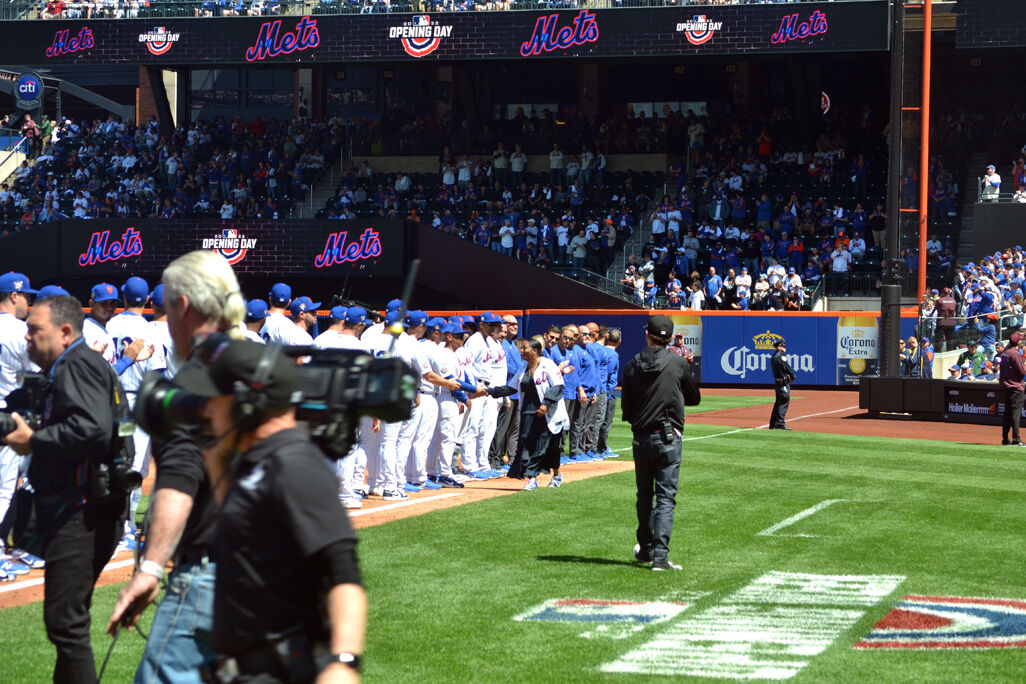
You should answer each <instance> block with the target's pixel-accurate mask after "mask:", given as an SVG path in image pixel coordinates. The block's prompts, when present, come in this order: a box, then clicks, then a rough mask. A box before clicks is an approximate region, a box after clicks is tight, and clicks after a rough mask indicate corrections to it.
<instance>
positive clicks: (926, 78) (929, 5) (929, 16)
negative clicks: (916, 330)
mask: <svg viewBox="0 0 1026 684" xmlns="http://www.w3.org/2000/svg"><path fill="white" fill-rule="evenodd" d="M932 53H933V0H926V2H924V3H923V98H922V102H921V103H920V105H921V107H922V110H921V111H922V116H921V120H922V123H921V125H920V127H919V128H920V136H921V139H920V142H919V284H918V288H917V290H916V292H917V295H916V299H917V301H922V300H923V295H924V294H926V233H927V230H928V228H929V220H928V217H929V212H928V211H927V204H928V202H929V197H928V194H927V193H928V191H929V177H928V176H929V173H930V70H931V67H932V65H933V61H932V60H933V54H932Z"/></svg>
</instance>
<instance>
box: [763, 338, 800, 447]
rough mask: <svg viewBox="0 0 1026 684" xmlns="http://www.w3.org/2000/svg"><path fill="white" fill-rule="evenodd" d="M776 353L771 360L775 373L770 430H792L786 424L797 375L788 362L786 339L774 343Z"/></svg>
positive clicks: (771, 366)
mask: <svg viewBox="0 0 1026 684" xmlns="http://www.w3.org/2000/svg"><path fill="white" fill-rule="evenodd" d="M773 346H774V347H775V348H776V350H777V351H776V353H775V354H773V358H771V359H770V368H771V369H772V371H773V393H774V396H775V399H774V401H773V413H771V414H770V421H769V429H770V430H790V429H791V427H790V426H789V425H788V424H787V423H785V422H784V417H785V416H787V408H788V406H790V405H791V383H792V382H794V379H795V374H794V369H793V368H791V364H790V363H788V361H787V342H785V341H784V338H780V339H778V340H777V341H776V342H774V343H773Z"/></svg>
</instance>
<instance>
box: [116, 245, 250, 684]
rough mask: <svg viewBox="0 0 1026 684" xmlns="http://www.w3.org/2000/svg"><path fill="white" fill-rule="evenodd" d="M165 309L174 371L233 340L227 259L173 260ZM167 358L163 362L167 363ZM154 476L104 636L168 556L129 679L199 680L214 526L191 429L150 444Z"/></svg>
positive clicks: (210, 652)
mask: <svg viewBox="0 0 1026 684" xmlns="http://www.w3.org/2000/svg"><path fill="white" fill-rule="evenodd" d="M162 281H163V284H164V292H163V306H164V310H165V311H166V313H167V323H168V331H169V333H170V334H171V339H172V340H173V342H174V359H173V360H174V365H176V366H177V367H179V368H181V369H184V367H186V366H183V365H182V364H183V361H182V359H189V360H188V361H187V362H185V363H186V364H187V365H188V366H194V365H198V364H199V361H198V360H197V359H194V358H190V357H192V352H193V349H194V344H195V343H196V341H197V340H199V339H202V336H206V335H209V334H211V333H215V332H227V333H229V334H240V332H241V331H240V330H239V323H240V322H241V321H242V317H243V316H244V315H245V312H246V301H245V299H243V297H242V293H241V292H240V291H239V282H238V280H237V279H236V277H235V273H234V272H233V271H232V267H231V266H230V265H229V264H228V261H227V260H226V259H225V258H224V257H221V256H219V255H218V254H216V253H214V252H212V251H202V250H199V251H195V252H190V253H188V254H185V255H183V256H181V257H179V258H177V259H175V260H174V261H172V262H171V263H170V264H169V265H168V267H167V268H166V269H164V275H163V278H162ZM171 361H172V359H169V365H171V364H170V362H171ZM153 458H154V462H155V463H156V466H157V479H156V481H155V482H154V485H153V493H152V494H151V496H150V508H149V513H148V515H149V524H148V526H147V531H146V545H145V548H144V549H143V551H142V554H141V562H140V563H139V566H138V569H137V571H136V573H135V574H134V575H133V576H132V580H131V581H130V582H129V583H128V584H127V585H126V586H125V587H124V589H122V590H121V594H120V595H119V596H118V600H117V603H116V604H115V605H114V611H113V613H112V614H111V618H110V622H109V623H108V624H107V632H108V633H110V634H113V633H114V632H115V631H116V629H117V626H118V625H119V624H126V625H129V626H131V625H134V624H136V623H137V622H138V621H139V617H140V615H141V614H142V611H143V610H144V609H145V608H146V606H148V605H149V604H150V603H152V602H153V601H154V600H155V599H156V598H157V596H158V595H159V593H160V582H161V579H163V576H164V568H165V566H166V565H167V563H168V562H169V561H170V560H171V559H172V558H174V561H175V566H174V571H173V572H172V573H171V575H170V576H169V577H168V589H169V590H168V591H167V593H166V594H165V596H164V599H163V601H161V603H160V607H159V608H158V609H157V613H156V615H155V616H154V618H153V625H152V627H151V628H150V635H149V639H148V640H147V642H146V651H145V652H144V654H143V660H142V662H141V663H140V664H139V669H138V670H137V671H136V673H135V681H136V682H138V683H146V684H149V682H154V681H160V682H176V684H179V683H182V684H188V683H190V682H192V683H196V684H198V683H199V682H200V681H201V679H200V666H201V665H203V664H204V663H206V662H208V661H211V660H213V657H214V649H213V646H212V645H211V644H210V630H211V615H212V613H213V605H214V596H213V594H214V571H215V564H214V556H213V544H214V528H215V525H216V522H217V504H216V503H215V502H214V499H213V496H212V493H211V491H210V483H209V481H208V480H207V472H206V468H205V466H204V464H203V455H202V454H201V453H200V447H199V445H198V444H197V442H196V439H195V437H194V431H193V430H192V429H188V428H184V427H183V428H179V429H177V430H175V432H174V433H172V435H171V437H170V438H169V439H167V440H166V441H158V440H157V439H154V440H153Z"/></svg>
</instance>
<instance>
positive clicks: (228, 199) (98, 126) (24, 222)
mask: <svg viewBox="0 0 1026 684" xmlns="http://www.w3.org/2000/svg"><path fill="white" fill-rule="evenodd" d="M26 118H27V117H26ZM38 129H39V133H40V135H39V138H38V140H40V141H41V143H40V144H39V145H38V151H37V148H36V147H35V146H33V147H32V148H30V153H29V157H30V158H29V159H26V161H24V162H23V163H22V164H21V167H20V168H19V169H18V170H17V171H16V173H15V174H14V176H13V181H12V183H10V184H8V183H3V184H2V186H0V217H2V218H3V219H4V220H6V221H17V222H18V224H19V225H20V227H27V226H29V225H31V224H34V223H41V222H47V221H52V220H59V219H62V218H82V219H90V218H112V217H118V216H124V217H138V218H154V217H159V218H175V217H181V216H191V217H220V218H222V219H239V218H251V219H276V218H280V217H281V214H280V212H281V211H282V210H283V209H285V208H287V207H288V206H289V205H290V203H291V198H292V197H296V196H299V195H301V194H302V193H303V191H305V190H306V189H307V188H308V187H309V186H310V185H311V184H312V183H313V182H315V181H316V179H317V178H319V177H320V175H321V173H322V172H323V171H324V169H325V168H326V167H327V165H328V164H330V163H333V160H334V159H335V157H336V156H337V154H338V150H339V148H340V147H341V145H342V143H343V140H344V136H345V130H344V126H343V125H342V123H341V120H338V119H334V118H333V119H323V120H320V121H314V120H311V119H308V118H305V117H300V118H296V119H293V120H292V121H280V120H277V119H273V118H272V119H269V120H267V121H263V120H262V119H261V118H260V117H256V118H254V119H252V120H251V121H248V122H244V121H243V120H242V119H241V118H240V117H235V118H234V119H228V118H225V117H217V118H214V119H212V120H210V121H197V122H195V123H193V124H190V125H189V126H182V127H179V128H178V129H176V130H175V131H173V132H172V133H171V134H170V135H162V134H161V130H160V126H159V124H158V122H157V120H156V118H153V117H151V119H150V120H149V121H148V122H147V123H146V124H144V125H142V126H135V125H133V124H126V123H123V122H121V121H118V120H117V119H116V118H115V117H114V116H113V115H111V116H110V117H108V118H107V120H106V121H103V120H99V119H97V120H94V121H93V122H92V123H90V122H88V121H86V120H81V121H72V120H71V119H65V120H64V121H62V122H58V123H54V122H51V121H50V120H49V119H48V118H46V117H45V116H44V117H43V119H42V121H41V123H40V125H39V126H38ZM328 160H331V161H328Z"/></svg>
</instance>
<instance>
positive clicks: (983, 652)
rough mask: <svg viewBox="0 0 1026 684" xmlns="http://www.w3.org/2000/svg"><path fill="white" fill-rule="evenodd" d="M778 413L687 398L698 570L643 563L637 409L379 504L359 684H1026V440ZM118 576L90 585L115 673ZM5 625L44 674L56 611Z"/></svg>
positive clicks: (683, 530) (682, 530) (734, 395)
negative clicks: (720, 683)
mask: <svg viewBox="0 0 1026 684" xmlns="http://www.w3.org/2000/svg"><path fill="white" fill-rule="evenodd" d="M770 403H772V392H766V391H760V390H745V391H724V392H709V391H707V392H705V395H704V397H703V402H702V406H700V407H697V408H696V409H695V410H691V409H689V416H690V417H689V419H688V422H687V426H686V428H685V435H684V439H685V442H684V464H683V467H682V469H681V477H680V493H679V495H678V500H677V509H676V516H675V525H674V534H673V539H672V541H671V545H670V548H671V559H673V560H675V561H676V562H678V563H681V564H683V566H684V571H683V572H661V573H657V572H652V571H651V570H649V569H648V568H647V567H645V566H643V565H641V564H639V563H636V562H635V561H634V559H633V556H632V553H631V548H632V546H633V544H634V527H635V519H634V481H633V477H634V476H633V471H632V469H631V464H630V432H629V430H628V428H627V426H626V425H625V424H623V423H619V422H617V423H616V425H615V426H614V430H613V433H612V435H611V438H610V443H611V446H612V448H613V449H615V450H618V451H619V453H620V454H621V456H620V457H619V458H617V459H610V460H607V461H602V462H597V463H593V464H582V465H575V466H568V467H567V468H565V470H564V472H565V475H566V482H565V484H564V485H563V486H562V487H561V488H559V489H550V488H545V487H544V486H543V487H541V488H539V489H538V490H536V491H534V492H521V491H518V490H517V487H518V485H517V483H514V482H512V481H506V480H493V481H486V482H483V483H475V484H473V485H468V487H467V489H465V490H456V491H453V490H443V491H441V492H438V491H435V492H430V491H429V492H421V493H419V494H416V495H413V496H412V497H411V499H410V501H409V502H402V505H401V506H396V505H394V504H393V505H391V506H389V505H386V504H383V503H381V502H376V503H368V505H367V506H365V507H364V508H363V509H361V510H360V511H357V512H356V513H357V515H356V517H354V522H355V523H356V524H357V526H358V527H360V528H361V529H360V546H359V551H360V561H361V566H362V570H363V573H364V581H365V585H366V588H367V592H368V594H369V599H370V614H369V621H368V635H367V648H366V657H365V665H364V678H365V680H366V681H369V682H500V681H501V682H507V681H512V682H577V681H580V682H584V681H609V682H618V681H649V680H652V681H655V680H660V679H688V678H717V679H757V680H758V679H765V680H770V679H772V680H784V679H791V680H793V681H806V682H821V681H831V682H833V681H844V682H848V681H885V682H895V681H901V682H904V681H908V682H913V681H914V682H924V681H930V682H934V681H960V682H962V681H969V682H977V681H979V682H983V681H986V682H999V681H1021V680H1022V677H1023V663H1024V662H1026V653H1024V652H1023V650H1022V649H1023V648H1026V572H1024V571H1023V568H1024V565H1026V562H1024V561H1026V558H1024V555H1026V543H1024V536H1023V526H1024V513H1023V510H1024V508H1023V499H1024V493H1026V450H1019V449H1015V448H1012V447H1004V448H1002V447H999V446H994V443H995V441H996V439H995V438H999V434H998V430H997V429H996V428H977V427H968V426H958V427H957V428H956V429H954V430H953V429H952V428H954V427H955V426H949V425H943V424H936V423H909V422H895V421H878V420H870V419H867V418H865V417H864V416H862V415H861V414H860V412H859V410H858V409H857V406H856V405H857V403H858V399H857V395H856V394H855V393H852V392H801V391H798V390H796V392H795V400H794V401H792V403H791V409H790V413H789V416H788V417H789V419H790V420H791V423H792V425H793V427H794V431H793V432H782V431H768V430H765V429H761V428H762V427H763V426H764V425H765V423H766V419H767V418H768V416H769V405H770ZM909 437H916V438H909ZM547 480H548V478H547V476H542V477H541V478H539V484H541V485H545V484H546V483H547ZM439 497H444V498H439ZM114 576H115V575H111V577H114ZM22 581H24V580H22ZM105 581H106V580H105ZM16 584H17V583H15V584H8V585H4V586H3V587H2V590H4V593H5V594H6V596H4V594H0V596H3V597H4V598H10V597H13V596H14V595H15V594H16V593H17V592H15V591H13V590H11V589H9V588H12V587H15V586H16ZM119 586H120V585H118V584H109V585H107V586H103V587H101V588H100V589H98V590H97V593H96V598H95V601H94V609H93V615H94V623H93V645H94V650H95V651H96V653H97V659H98V662H102V660H103V657H104V655H105V654H106V652H107V649H108V647H109V645H110V643H111V640H110V638H109V637H107V636H104V635H102V633H101V632H102V626H103V624H105V623H106V619H107V617H108V616H109V614H110V609H111V606H112V604H113V600H114V597H115V596H116V593H117V590H118V588H119ZM9 603H10V602H8V604H9ZM149 615H150V616H151V615H152V610H151V611H150V613H149ZM148 617H149V616H148ZM147 623H148V619H147V620H145V621H144V629H145V628H146V626H147ZM0 634H2V635H3V636H2V637H0V641H2V643H3V644H4V649H3V651H4V653H5V654H6V655H7V657H6V658H5V663H4V665H5V667H4V669H5V676H6V678H7V679H8V681H17V682H41V681H46V680H48V679H49V676H50V671H51V668H52V663H53V648H52V647H51V646H50V644H49V643H48V642H47V641H46V637H45V634H44V631H43V623H42V607H41V604H40V603H39V602H38V601H35V602H29V603H25V604H24V605H16V606H12V607H9V608H6V609H5V610H2V611H0ZM142 647H143V640H142V639H140V638H139V637H138V636H136V635H135V634H134V633H132V634H123V635H122V636H121V637H120V639H119V641H118V642H117V644H116V646H115V648H114V650H113V655H112V657H111V659H110V664H109V666H108V669H107V672H106V674H105V675H104V681H109V682H127V681H130V679H131V676H132V672H133V671H134V668H135V665H136V663H137V662H138V660H139V657H140V654H141V652H142Z"/></svg>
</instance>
